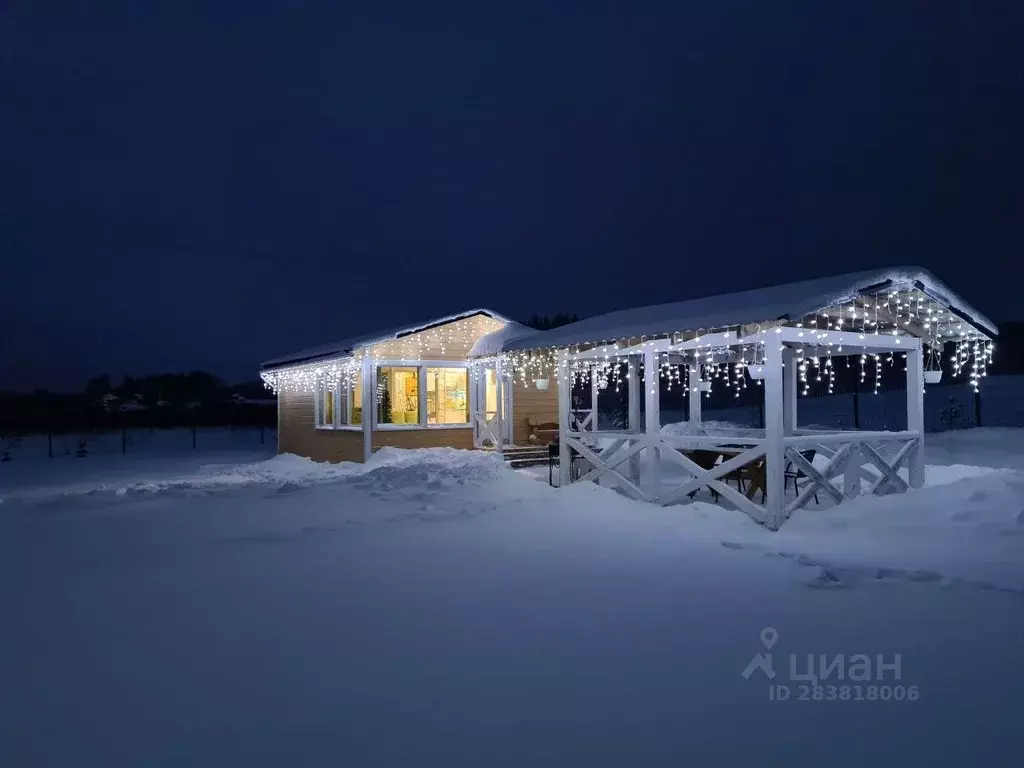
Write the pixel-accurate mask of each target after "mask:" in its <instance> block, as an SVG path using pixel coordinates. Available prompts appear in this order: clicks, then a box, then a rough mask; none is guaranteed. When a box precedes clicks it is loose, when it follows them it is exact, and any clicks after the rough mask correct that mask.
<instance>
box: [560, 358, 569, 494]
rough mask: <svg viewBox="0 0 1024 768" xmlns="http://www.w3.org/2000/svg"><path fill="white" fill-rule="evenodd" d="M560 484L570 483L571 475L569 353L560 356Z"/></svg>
mask: <svg viewBox="0 0 1024 768" xmlns="http://www.w3.org/2000/svg"><path fill="white" fill-rule="evenodd" d="M556 373H557V374H558V375H557V377H556V378H557V384H558V485H559V486H563V485H568V484H569V482H570V480H571V478H570V477H569V455H570V454H569V430H570V425H569V420H570V418H571V416H572V381H570V379H569V361H568V353H566V352H562V353H560V354H559V356H558V371H557V372H556Z"/></svg>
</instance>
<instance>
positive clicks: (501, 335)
mask: <svg viewBox="0 0 1024 768" xmlns="http://www.w3.org/2000/svg"><path fill="white" fill-rule="evenodd" d="M536 333H539V331H537V330H536V329H534V328H529V327H527V326H525V325H522V324H521V323H516V322H512V321H509V322H508V323H506V324H505V326H504V327H503V328H501V329H500V330H497V331H491V332H490V333H487V334H484V335H483V336H481V337H480V338H479V339H477V340H476V343H475V344H474V345H473V348H472V349H471V350H469V355H468V357H471V358H473V357H493V356H494V355H500V354H501V351H502V349H504V348H505V344H506V343H508V342H511V341H512V340H513V339H523V338H526V337H528V336H532V335H534V334H536Z"/></svg>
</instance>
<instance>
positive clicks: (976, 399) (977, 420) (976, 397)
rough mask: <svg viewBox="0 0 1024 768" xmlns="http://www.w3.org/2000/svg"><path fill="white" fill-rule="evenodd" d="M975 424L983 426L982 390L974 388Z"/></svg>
mask: <svg viewBox="0 0 1024 768" xmlns="http://www.w3.org/2000/svg"><path fill="white" fill-rule="evenodd" d="M974 426H976V427H980V426H981V392H979V391H978V390H974Z"/></svg>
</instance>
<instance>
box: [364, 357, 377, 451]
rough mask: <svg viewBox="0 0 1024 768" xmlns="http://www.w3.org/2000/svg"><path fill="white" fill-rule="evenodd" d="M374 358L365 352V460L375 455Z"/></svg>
mask: <svg viewBox="0 0 1024 768" xmlns="http://www.w3.org/2000/svg"><path fill="white" fill-rule="evenodd" d="M373 377H374V370H373V358H371V357H370V356H369V354H367V353H365V352H364V353H363V403H362V405H363V461H369V460H370V457H371V456H372V455H373V396H374V384H375V382H374V380H373Z"/></svg>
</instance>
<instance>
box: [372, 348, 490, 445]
mask: <svg viewBox="0 0 1024 768" xmlns="http://www.w3.org/2000/svg"><path fill="white" fill-rule="evenodd" d="M381 368H416V369H417V375H416V382H417V392H418V393H419V403H418V404H417V405H418V408H417V412H418V414H419V422H418V423H416V424H380V423H378V421H377V378H378V371H379V370H380V369H381ZM427 368H462V369H464V370H465V371H466V398H467V399H468V400H469V417H468V420H467V421H466V422H464V423H461V424H428V423H427ZM371 383H372V386H373V400H372V402H373V404H374V408H373V428H374V429H376V430H380V431H382V432H402V431H405V432H416V431H422V430H429V429H472V428H473V411H474V409H475V407H476V393H475V392H474V391H473V386H472V376H471V374H470V370H469V361H468V360H377V361H375V362H374V364H373V381H372V382H371ZM364 386H365V384H364ZM363 418H364V419H365V418H366V414H365V413H364V414H363Z"/></svg>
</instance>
